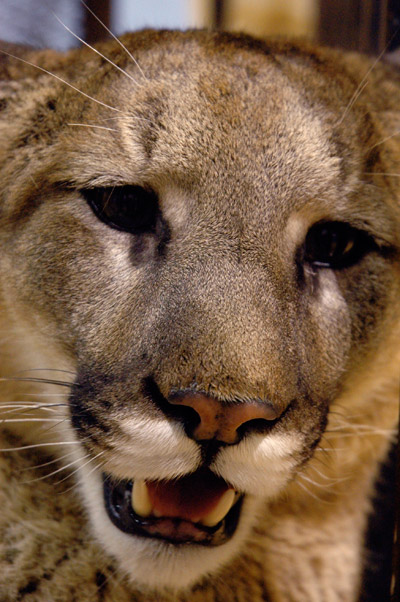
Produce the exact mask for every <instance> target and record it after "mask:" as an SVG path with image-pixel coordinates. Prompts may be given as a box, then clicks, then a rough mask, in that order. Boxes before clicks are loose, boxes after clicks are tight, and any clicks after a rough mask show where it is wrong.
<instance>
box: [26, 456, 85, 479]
mask: <svg viewBox="0 0 400 602" xmlns="http://www.w3.org/2000/svg"><path fill="white" fill-rule="evenodd" d="M89 456H90V454H86V456H83V457H82V458H76V459H75V460H72V462H69V463H68V464H66V465H65V466H61V467H60V468H57V470H53V472H50V473H49V474H46V475H44V476H43V477H37V478H36V479H30V480H29V481H22V485H26V484H28V483H36V481H44V480H45V479H49V478H50V477H52V476H53V475H55V474H58V473H59V472H62V471H63V470H67V469H68V468H69V467H70V466H73V465H74V464H76V463H77V462H80V461H81V460H85V459H86V458H88V457H89ZM69 476H70V475H67V477H66V478H68V477H69Z"/></svg>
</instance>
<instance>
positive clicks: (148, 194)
mask: <svg viewBox="0 0 400 602" xmlns="http://www.w3.org/2000/svg"><path fill="white" fill-rule="evenodd" d="M83 195H84V196H85V198H86V200H87V201H88V203H89V205H90V206H91V208H92V209H93V211H94V213H95V214H96V215H97V217H98V218H99V219H101V220H102V221H103V222H105V223H106V224H107V225H108V226H111V227H112V228H116V229H117V230H123V231H125V232H131V233H132V234H144V233H146V232H154V231H155V228H156V224H157V218H158V215H159V209H158V199H157V196H156V194H155V192H154V191H153V190H149V189H145V188H142V187H141V186H117V187H108V188H93V189H87V190H85V191H83Z"/></svg>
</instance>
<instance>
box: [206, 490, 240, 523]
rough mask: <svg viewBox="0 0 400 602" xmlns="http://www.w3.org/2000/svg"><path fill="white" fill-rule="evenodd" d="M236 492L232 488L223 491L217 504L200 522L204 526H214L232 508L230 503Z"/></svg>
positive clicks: (233, 499) (232, 501)
mask: <svg viewBox="0 0 400 602" xmlns="http://www.w3.org/2000/svg"><path fill="white" fill-rule="evenodd" d="M235 498H236V494H235V492H234V491H233V489H228V491H225V493H224V494H223V496H222V497H221V499H220V500H219V502H218V504H217V505H216V506H215V508H213V509H212V510H211V512H209V513H208V514H207V516H204V517H203V518H202V520H201V524H203V525H204V526H205V527H215V525H217V524H218V523H219V522H220V521H221V520H222V519H223V518H225V516H226V515H227V514H228V512H229V510H230V509H231V508H232V505H233V503H234V501H235Z"/></svg>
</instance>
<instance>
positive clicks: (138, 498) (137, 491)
mask: <svg viewBox="0 0 400 602" xmlns="http://www.w3.org/2000/svg"><path fill="white" fill-rule="evenodd" d="M132 508H133V510H134V511H135V512H136V514H138V515H139V516H143V517H147V516H150V514H151V512H152V510H153V507H152V504H151V501H150V497H149V492H148V491H147V485H146V482H145V481H143V480H140V479H137V480H135V481H134V482H133V488H132Z"/></svg>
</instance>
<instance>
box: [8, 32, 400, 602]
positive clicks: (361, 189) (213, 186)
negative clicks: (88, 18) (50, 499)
mask: <svg viewBox="0 0 400 602" xmlns="http://www.w3.org/2000/svg"><path fill="white" fill-rule="evenodd" d="M123 43H124V45H125V47H126V49H127V50H128V51H129V53H130V54H131V55H132V56H134V57H135V61H134V60H133V59H132V58H131V57H130V56H128V54H127V53H126V52H125V51H124V50H123V49H122V48H121V47H120V46H119V45H118V44H117V42H114V41H113V42H109V43H106V44H104V45H103V46H99V51H101V53H102V54H103V55H105V56H107V57H108V58H110V60H112V61H113V63H115V65H114V66H113V65H111V64H110V63H109V62H108V61H106V60H105V59H104V58H103V57H102V56H99V55H96V54H94V53H93V52H91V50H90V49H83V50H80V51H72V52H71V53H69V54H67V55H65V56H58V55H56V54H51V53H41V52H38V53H33V52H27V51H26V52H22V53H20V56H21V57H22V59H23V60H24V61H27V62H28V63H34V64H35V65H38V66H39V69H40V68H41V69H42V70H39V69H35V68H33V67H31V66H30V65H29V64H27V62H21V61H20V62H18V61H16V60H14V59H13V58H11V57H10V56H4V57H3V79H4V82H3V85H2V88H1V89H2V93H3V94H4V98H5V100H4V102H3V105H4V107H3V110H2V120H1V125H0V127H1V137H2V142H1V146H0V160H1V181H2V187H1V198H2V200H1V220H2V221H1V231H0V236H1V249H2V252H1V258H0V267H1V271H2V296H3V302H2V303H3V307H4V312H5V316H6V319H5V323H8V322H10V323H12V324H18V329H19V330H18V333H19V335H18V336H16V337H15V339H16V340H13V342H12V353H11V356H12V359H11V360H10V361H9V363H8V364H7V372H6V373H4V374H3V376H7V377H10V376H15V374H16V373H17V372H18V370H32V369H34V368H40V369H47V370H69V371H70V373H68V374H67V375H66V378H65V380H66V381H67V383H66V384H70V395H69V398H68V399H69V401H68V407H67V408H66V409H65V414H64V416H63V418H64V420H63V421H62V423H61V424H59V425H58V426H56V427H55V428H54V429H53V430H52V431H51V432H50V433H49V432H47V433H46V434H45V435H41V436H42V438H41V439H37V436H38V435H37V434H36V435H35V437H36V439H35V441H38V440H40V441H48V442H54V441H55V439H56V432H57V433H58V435H57V438H58V440H59V441H70V442H73V441H77V442H78V443H79V444H78V445H74V446H72V449H74V450H75V452H74V453H75V454H76V464H75V467H78V471H77V477H78V480H79V484H80V489H81V492H82V496H83V502H84V505H85V508H86V509H87V512H88V517H89V520H90V522H91V524H92V529H93V532H94V533H95V535H96V537H97V539H98V540H99V542H100V543H101V545H102V546H103V547H104V548H105V549H106V551H107V552H108V553H110V554H111V555H112V556H114V557H116V559H117V561H118V563H119V566H120V567H121V568H122V571H123V572H124V573H125V574H128V575H129V577H130V578H131V580H132V581H133V582H134V583H138V584H139V585H144V586H149V587H152V588H154V587H156V588H159V587H164V586H167V587H178V588H180V587H187V586H189V585H192V584H193V583H195V582H197V581H199V580H200V579H201V578H203V577H204V576H206V575H208V574H210V573H213V572H215V571H217V570H218V569H219V568H220V567H221V566H223V565H225V564H226V563H228V562H229V561H230V560H231V559H232V558H234V557H235V556H236V555H237V554H239V553H240V551H241V549H242V548H243V546H244V545H245V543H246V542H247V541H248V540H249V539H250V538H251V534H252V532H253V529H255V528H256V527H257V524H258V522H257V521H259V517H260V515H261V514H262V513H264V514H267V515H268V513H272V512H275V511H276V508H284V507H285V504H287V503H288V500H292V502H291V503H292V504H293V505H292V506H291V508H292V510H291V511H290V512H291V513H292V516H296V512H298V516H299V520H300V521H301V520H302V519H301V511H300V509H299V508H300V507H307V508H308V510H307V512H306V513H307V516H310V515H315V516H317V517H318V516H319V514H318V513H319V512H327V510H326V509H325V508H323V509H322V510H321V507H320V506H319V503H318V502H319V500H318V495H317V496H316V497H317V500H314V499H313V497H312V491H313V489H312V485H309V491H307V486H306V485H305V481H304V480H302V479H303V477H304V479H307V478H309V477H307V475H310V474H312V473H311V472H310V471H311V470H312V468H313V467H314V466H315V467H316V468H315V470H318V471H319V472H320V474H321V472H322V473H323V474H326V475H327V476H326V478H327V479H328V478H329V479H333V480H334V481H333V484H332V483H330V485H332V488H331V489H329V487H328V488H325V490H323V492H322V494H321V492H319V494H321V495H322V496H323V497H324V496H325V494H326V492H327V491H328V490H329V495H330V496H331V502H332V504H333V507H334V508H335V510H334V511H336V509H337V508H339V506H340V503H341V500H342V499H344V498H346V504H348V503H349V502H348V499H349V498H348V497H346V495H347V494H346V492H344V490H343V487H339V485H338V482H339V481H338V479H339V477H341V476H343V473H344V472H345V473H346V474H345V475H344V476H345V477H346V479H350V480H349V481H348V484H347V485H346V487H347V488H348V491H349V493H351V495H353V496H354V495H355V494H354V492H355V491H362V495H363V498H362V499H363V500H364V501H363V502H362V503H361V502H360V501H359V498H357V500H358V501H357V504H358V507H359V508H360V513H361V514H362V516H364V515H365V512H366V507H367V498H368V495H369V493H368V492H369V491H370V487H371V481H372V479H373V476H374V474H375V470H376V465H377V462H378V460H379V459H381V457H382V456H383V454H384V451H385V450H386V447H387V437H383V438H379V437H378V441H377V443H376V445H375V440H374V444H373V445H372V448H374V451H371V450H369V448H368V446H366V447H365V450H364V448H363V449H362V450H361V453H359V449H361V447H360V448H358V447H357V446H362V445H363V444H364V442H365V439H364V440H362V441H358V439H357V433H356V431H355V430H354V429H355V427H354V425H357V424H358V422H359V421H361V423H362V424H365V423H366V424H367V425H370V427H371V429H374V428H376V429H388V428H392V426H393V425H394V424H395V420H396V407H395V403H394V401H393V402H390V403H389V402H388V403H387V404H386V405H385V404H382V403H381V404H380V405H379V403H378V404H376V405H374V403H373V400H372V398H373V395H374V394H375V393H376V391H377V390H378V389H380V390H381V389H382V388H384V387H389V386H390V384H391V383H392V382H395V380H396V372H397V371H398V370H397V366H398V355H399V354H398V342H397V341H398V336H399V327H398V324H399V301H398V299H399V292H400V291H399V288H400V274H399V255H398V252H399V191H398V188H396V187H397V183H398V179H397V180H396V178H395V177H390V176H387V177H385V175H382V174H390V173H394V172H396V170H397V171H398V158H399V154H398V152H399V151H398V138H397V139H396V138H390V139H388V140H387V141H386V142H385V141H384V139H385V138H388V137H389V136H390V135H391V134H392V133H393V132H394V130H395V128H393V124H394V123H395V122H396V120H397V123H398V124H399V125H400V120H399V119H398V112H397V113H396V112H395V109H394V106H395V104H396V103H397V107H398V106H399V105H398V103H399V100H400V99H399V95H400V87H399V84H398V83H397V84H396V83H395V75H393V74H392V72H391V71H390V70H389V68H388V67H383V66H380V67H378V66H376V67H375V69H374V70H373V71H372V72H371V75H370V77H371V78H374V83H370V84H369V87H367V88H365V89H363V90H361V91H360V88H359V89H358V93H357V94H358V95H355V93H356V92H357V86H358V85H359V83H360V82H362V77H363V75H364V74H365V73H366V72H367V70H368V67H369V65H368V63H367V61H364V59H361V58H358V57H353V58H352V59H348V60H347V59H345V58H342V57H341V56H340V55H338V54H334V53H330V52H328V51H326V52H323V51H316V50H312V51H311V50H306V49H303V48H302V47H295V46H290V45H284V44H273V43H271V44H267V43H263V42H257V41H253V40H251V39H250V38H247V37H244V36H234V35H224V34H207V33H202V32H197V33H193V32H192V33H168V32H164V33H154V32H143V33H139V34H136V35H130V36H126V37H125V38H124V39H123ZM43 70H46V72H45V71H43ZM47 71H51V73H52V74H53V75H54V76H55V77H54V76H53V75H50V74H48V73H47ZM10 79H13V80H14V83H10V82H9V81H8V80H10ZM361 85H362V84H361ZM390 103H393V106H391V105H390ZM3 105H2V106H3ZM396 161H397V163H396ZM13 327H14V326H13ZM10 366H12V369H11V368H10ZM3 372H4V370H3ZM30 375H31V376H32V373H30ZM39 376H41V374H39ZM49 376H50V377H51V378H55V377H54V373H52V372H49ZM57 376H59V374H56V377H57ZM64 376H65V375H63V378H64ZM21 386H22V383H21ZM38 386H39V385H38ZM41 386H42V389H41V390H43V391H45V390H51V391H52V392H54V387H53V388H51V387H52V385H51V384H48V385H44V384H43V385H41ZM49 388H50V389H49ZM336 413H341V417H342V418H341V419H342V422H338V423H335V422H334V423H333V426H332V422H331V421H332V420H335V418H334V417H335V415H336ZM360 416H361V418H360ZM328 422H329V426H327V425H328ZM338 424H339V427H340V426H341V427H343V430H342V431H340V429H339V428H338V426H337V425H338ZM343 425H344V426H343ZM331 427H332V428H331ZM350 427H351V428H353V431H351V432H350V436H349V435H347V437H346V436H342V437H341V434H343V433H345V432H347V431H346V428H350ZM338 430H339V432H338ZM332 433H333V434H332ZM335 433H336V435H335ZM354 433H355V434H354ZM27 436H28V437H29V434H28V435H27ZM335 437H336V438H335ZM321 438H322V440H321ZM361 439H362V438H361ZM329 446H331V448H332V449H333V450H335V449H336V448H337V454H331V455H330V456H329V454H327V455H328V458H327V459H326V460H325V463H324V462H322V461H321V460H323V458H322V456H321V450H322V449H323V448H326V447H329ZM346 446H347V447H346ZM374 446H375V447H374ZM370 447H371V445H370ZM343 450H345V451H344V452H343ZM368 450H369V451H368ZM69 451H70V450H69ZM74 457H75V456H74ZM325 464H326V466H325ZM349 467H350V468H349ZM307 471H308V472H307ZM315 474H316V473H314V475H313V479H314V481H313V483H314V482H315V479H317V480H318V477H316V476H315ZM349 475H350V477H349ZM352 479H353V480H352ZM322 483H324V481H322ZM303 487H306V491H304V489H303ZM310 491H311V495H310ZM355 497H357V496H355ZM293 500H298V510H297V511H294V510H293V508H294V507H295V506H294V502H293ZM313 504H314V506H313ZM273 509H275V510H273ZM282 512H283V511H282ZM290 512H289V514H290ZM337 512H338V515H339V514H340V512H339V511H337ZM355 512H357V511H355ZM271 516H272V514H271ZM359 522H360V521H359ZM361 523H362V524H364V523H363V521H362V520H361ZM319 528H320V529H322V530H323V527H321V526H320V527H319ZM316 529H317V530H318V528H317V527H316ZM359 532H360V533H362V526H360V527H359ZM358 539H359V540H360V541H361V535H360V537H359V538H358ZM359 545H361V544H359ZM357 554H359V547H358V548H357ZM279 599H280V598H279ZM288 599H289V598H288ZM346 599H347V598H346ZM349 599H350V598H349ZM282 600H283V598H282ZM285 600H286V598H285Z"/></svg>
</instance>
